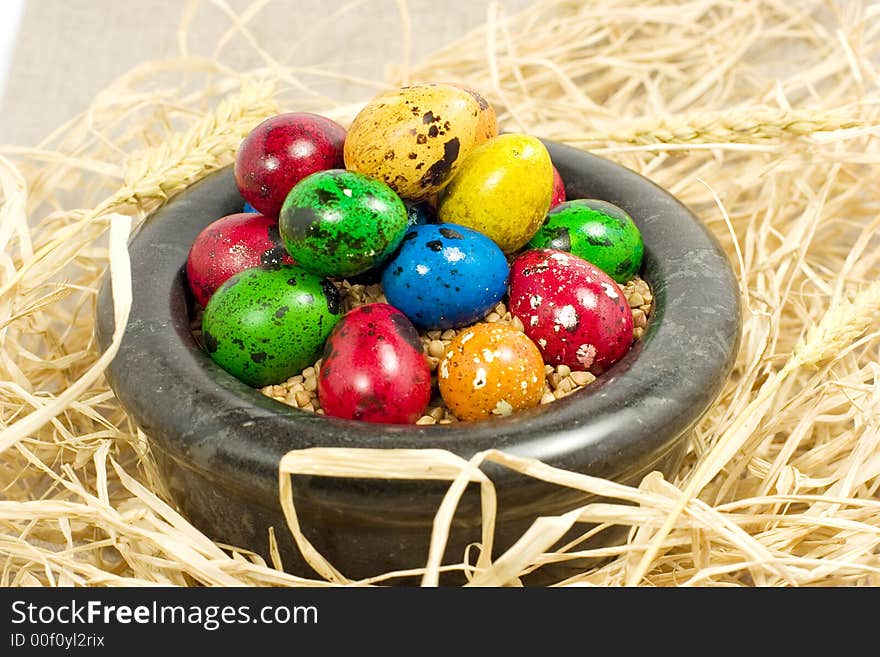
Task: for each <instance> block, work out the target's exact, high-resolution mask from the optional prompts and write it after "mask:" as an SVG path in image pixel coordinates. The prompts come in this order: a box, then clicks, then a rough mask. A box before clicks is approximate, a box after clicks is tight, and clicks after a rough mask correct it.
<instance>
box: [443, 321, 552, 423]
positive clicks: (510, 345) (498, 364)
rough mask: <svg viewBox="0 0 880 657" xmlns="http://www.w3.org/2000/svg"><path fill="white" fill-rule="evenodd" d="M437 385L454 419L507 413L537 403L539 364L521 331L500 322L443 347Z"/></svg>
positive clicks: (541, 368) (541, 372)
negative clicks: (444, 349) (444, 348)
mask: <svg viewBox="0 0 880 657" xmlns="http://www.w3.org/2000/svg"><path fill="white" fill-rule="evenodd" d="M437 382H438V384H439V386H440V394H441V395H442V396H443V401H445V402H446V405H447V406H448V407H449V410H451V411H452V412H453V414H454V415H455V417H457V418H458V419H459V420H483V419H486V418H488V417H490V416H492V415H510V414H511V413H514V412H516V411H520V410H523V409H526V408H531V407H533V406H537V405H538V404H539V403H540V402H541V394H542V392H543V390H544V361H543V360H542V359H541V352H540V351H538V347H537V346H536V345H535V343H534V342H532V341H531V340H530V339H529V338H528V337H527V336H526V334H525V333H522V332H521V331H517V330H516V329H513V328H511V327H509V326H505V325H503V324H476V325H474V326H472V327H470V328H469V329H467V330H465V331H462V332H461V333H459V334H458V335H457V336H456V337H455V339H454V340H452V342H451V343H450V344H449V346H448V347H447V348H446V351H445V352H444V354H443V358H442V359H441V360H440V365H439V367H438V372H437Z"/></svg>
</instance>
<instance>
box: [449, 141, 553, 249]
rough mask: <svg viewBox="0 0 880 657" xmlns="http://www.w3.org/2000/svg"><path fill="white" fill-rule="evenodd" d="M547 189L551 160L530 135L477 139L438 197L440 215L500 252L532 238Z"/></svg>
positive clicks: (547, 201)
mask: <svg viewBox="0 0 880 657" xmlns="http://www.w3.org/2000/svg"><path fill="white" fill-rule="evenodd" d="M552 193H553V164H552V163H551V162H550V154H549V153H548V152H547V149H546V148H545V147H544V144H542V143H541V142H540V140H538V139H536V138H535V137H531V136H529V135H521V134H506V135H500V136H498V137H494V138H492V139H490V140H489V141H487V142H486V143H484V144H480V145H479V146H477V147H476V148H475V149H474V150H473V151H471V153H470V155H468V156H467V158H466V159H465V161H464V162H462V164H461V168H460V169H459V171H458V173H457V174H456V176H455V178H453V179H452V182H451V183H450V184H449V185H448V186H447V187H446V189H445V190H444V192H443V194H442V195H441V197H440V206H439V208H438V216H439V218H440V221H442V222H448V223H455V224H460V225H462V226H467V227H468V228H473V229H474V230H478V231H479V232H481V233H483V234H484V235H487V236H488V237H490V238H492V239H493V240H494V241H495V243H496V244H498V246H500V247H501V249H502V250H503V251H504V252H505V253H511V252H513V251H516V250H517V249H519V248H520V247H522V246H523V245H524V244H526V242H528V241H529V240H530V239H532V236H533V235H534V234H535V233H536V232H537V231H538V229H539V228H540V227H541V223H542V222H543V221H544V217H545V216H546V214H547V210H548V209H549V208H550V197H551V195H552Z"/></svg>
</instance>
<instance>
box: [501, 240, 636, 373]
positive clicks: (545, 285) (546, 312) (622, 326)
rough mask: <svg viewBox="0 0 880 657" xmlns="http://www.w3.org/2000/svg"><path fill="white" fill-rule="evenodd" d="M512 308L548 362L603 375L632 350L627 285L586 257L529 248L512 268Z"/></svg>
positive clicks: (631, 329)
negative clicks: (623, 286)
mask: <svg viewBox="0 0 880 657" xmlns="http://www.w3.org/2000/svg"><path fill="white" fill-rule="evenodd" d="M509 307H510V312H511V313H513V314H514V315H515V316H516V317H519V319H520V321H521V322H522V323H523V326H524V327H525V333H526V335H527V336H528V337H530V338H531V339H532V340H533V341H534V342H535V344H537V345H538V349H540V350H541V355H542V356H543V357H544V362H546V363H548V364H551V365H568V366H569V367H571V368H572V369H574V370H589V371H591V372H592V373H593V374H600V373H601V372H603V371H605V370H606V369H608V368H609V367H611V365H613V364H614V363H616V362H617V361H618V360H620V358H621V357H622V356H623V355H624V354H625V353H626V352H627V351H628V350H629V348H630V345H631V344H632V340H633V319H632V312H631V311H630V309H629V303H627V300H626V297H625V296H624V295H623V290H622V289H621V288H620V286H619V285H618V284H617V283H615V282H614V279H612V278H611V277H610V276H608V274H606V273H605V272H603V271H602V270H601V269H599V268H598V267H596V266H594V265H592V264H591V263H589V262H587V261H586V260H584V259H582V258H578V257H577V256H575V255H572V254H570V253H566V252H565V251H556V250H554V249H535V250H532V251H526V252H525V253H523V254H521V255H520V256H519V257H517V259H516V260H514V261H513V263H512V264H511V267H510V306H509Z"/></svg>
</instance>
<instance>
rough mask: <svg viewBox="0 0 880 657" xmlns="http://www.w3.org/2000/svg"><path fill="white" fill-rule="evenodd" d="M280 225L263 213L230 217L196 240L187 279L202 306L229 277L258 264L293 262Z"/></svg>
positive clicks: (187, 262)
mask: <svg viewBox="0 0 880 657" xmlns="http://www.w3.org/2000/svg"><path fill="white" fill-rule="evenodd" d="M292 262H293V260H291V258H290V256H289V255H288V254H287V251H285V250H284V244H282V242H281V236H280V235H279V234H278V222H277V221H275V220H274V219H269V218H268V217H264V216H263V215H261V214H244V213H240V214H231V215H229V216H226V217H222V218H221V219H218V220H217V221H215V222H213V223H211V224H209V225H208V226H207V227H206V228H205V229H204V230H203V231H202V232H201V233H199V234H198V236H197V237H196V239H195V240H194V241H193V244H192V247H191V248H190V250H189V257H187V260H186V278H187V282H188V283H189V288H190V290H192V293H193V296H195V298H196V301H198V302H199V304H200V305H201V306H206V305H208V300H209V299H210V298H211V295H212V294H214V291H215V290H216V289H217V288H218V287H220V286H221V285H222V284H223V283H224V282H225V281H226V280H227V279H228V278H229V277H230V276H232V275H233V274H237V273H238V272H240V271H242V270H245V269H249V268H250V267H257V266H259V265H278V264H281V263H288V264H290V263H292Z"/></svg>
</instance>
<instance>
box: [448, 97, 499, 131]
mask: <svg viewBox="0 0 880 657" xmlns="http://www.w3.org/2000/svg"><path fill="white" fill-rule="evenodd" d="M452 86H454V87H458V88H459V89H464V90H465V91H467V92H468V93H469V94H470V95H471V96H473V97H474V100H476V101H477V104H478V105H479V106H480V115H479V119H480V121H479V123H478V124H477V140H476V143H477V144H482V143H483V142H485V141H489V140H490V139H492V137H497V136H498V117H497V116H496V115H495V108H494V107H492V105H491V104H490V103H489V101H488V100H486V99H485V98H484V97H483V95H482V94H480V92H478V91H477V90H476V89H472V88H471V87H466V86H464V85H463V84H453V85H452Z"/></svg>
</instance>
